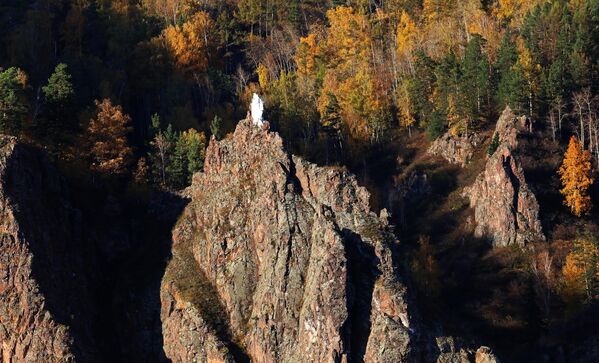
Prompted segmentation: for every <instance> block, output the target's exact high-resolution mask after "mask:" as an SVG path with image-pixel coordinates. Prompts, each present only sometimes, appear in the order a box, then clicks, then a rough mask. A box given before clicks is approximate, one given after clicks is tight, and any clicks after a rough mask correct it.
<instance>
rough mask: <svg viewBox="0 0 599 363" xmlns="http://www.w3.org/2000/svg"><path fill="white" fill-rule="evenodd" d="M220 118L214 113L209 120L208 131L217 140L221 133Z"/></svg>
mask: <svg viewBox="0 0 599 363" xmlns="http://www.w3.org/2000/svg"><path fill="white" fill-rule="evenodd" d="M222 121H223V120H222V119H221V118H220V117H218V115H214V118H213V119H212V121H210V133H211V134H212V135H214V137H215V138H216V139H217V140H220V138H221V134H220V129H221V127H222Z"/></svg>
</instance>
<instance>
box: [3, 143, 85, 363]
mask: <svg viewBox="0 0 599 363" xmlns="http://www.w3.org/2000/svg"><path fill="white" fill-rule="evenodd" d="M63 195H65V190H64V185H63V183H62V181H61V179H60V178H59V177H58V174H57V173H56V171H55V170H53V169H52V168H51V167H50V166H49V163H47V162H46V161H45V160H44V158H43V157H42V156H41V155H40V154H39V153H38V152H36V151H33V150H30V149H28V148H27V147H25V146H23V145H21V144H18V143H17V142H16V140H15V139H14V138H11V137H5V136H0V343H1V345H0V353H1V354H0V355H1V356H2V359H3V362H67V361H86V362H89V361H95V360H94V359H93V357H94V349H93V343H92V342H93V339H91V332H90V330H91V328H90V326H89V321H88V320H87V319H86V315H85V314H84V313H83V312H84V310H85V311H87V312H89V311H93V304H91V303H90V299H88V296H87V288H86V285H87V282H86V280H85V278H84V276H83V274H81V273H80V271H81V267H82V266H81V261H80V260H79V259H78V258H76V257H75V256H76V255H77V251H79V247H78V242H79V235H80V232H79V230H78V228H77V226H78V225H80V224H81V223H80V216H79V214H78V212H77V210H75V209H73V208H71V207H70V205H69V203H68V202H67V201H66V200H65V199H64V198H63Z"/></svg>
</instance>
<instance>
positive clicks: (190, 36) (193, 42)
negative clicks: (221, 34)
mask: <svg viewBox="0 0 599 363" xmlns="http://www.w3.org/2000/svg"><path fill="white" fill-rule="evenodd" d="M213 32H214V22H213V21H212V19H211V18H210V15H208V13H205V12H203V11H200V12H198V13H196V14H194V15H193V16H192V17H191V18H190V19H189V20H188V21H186V22H185V23H183V25H182V26H178V25H171V26H169V27H168V28H166V29H165V30H164V33H163V36H164V39H165V42H166V44H167V48H168V49H169V50H170V51H171V53H172V56H173V58H174V59H175V64H176V65H177V66H178V67H179V68H180V69H181V70H183V71H184V72H190V73H197V72H200V73H201V72H205V71H206V69H207V68H208V61H209V56H210V48H211V47H212V43H213V41H212V34H213Z"/></svg>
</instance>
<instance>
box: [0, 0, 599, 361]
mask: <svg viewBox="0 0 599 363" xmlns="http://www.w3.org/2000/svg"><path fill="white" fill-rule="evenodd" d="M0 30H1V31H0V133H3V134H7V135H12V136H14V137H17V138H18V140H19V141H22V142H23V143H26V144H27V145H30V146H31V147H34V148H38V149H43V150H45V152H46V153H47V154H48V157H49V158H50V159H51V160H52V162H54V163H55V164H56V165H57V167H58V169H60V170H61V172H62V173H63V174H64V175H65V178H66V179H67V180H68V181H69V183H70V184H72V185H75V190H76V192H75V193H79V194H80V195H87V196H89V195H92V194H93V195H95V196H93V197H89V198H90V199H89V200H87V199H86V198H88V197H85V198H83V199H85V200H86V202H85V203H83V204H85V205H86V207H85V208H89V210H90V211H91V210H93V208H94V205H95V203H97V201H98V200H99V199H101V198H108V196H110V198H115V199H118V200H121V201H126V202H123V204H127V203H129V204H130V205H132V206H134V207H131V208H139V209H143V208H146V206H147V205H148V203H149V202H148V201H149V200H150V199H152V198H153V197H154V196H155V195H156V193H167V192H168V193H179V192H180V191H181V190H183V189H185V188H187V187H189V186H190V185H191V183H192V179H193V175H194V174H195V173H197V172H201V171H202V170H203V167H204V161H205V156H206V147H207V146H208V144H209V143H210V140H211V139H212V138H214V139H216V140H223V139H227V138H230V137H231V136H230V135H231V133H232V132H233V131H234V130H235V127H236V125H237V123H238V121H239V120H241V119H244V118H245V117H246V114H247V112H248V105H249V103H250V100H251V99H252V95H253V94H254V93H256V94H258V95H260V96H261V97H262V98H263V99H264V104H265V119H266V120H267V121H268V122H269V127H270V130H273V131H276V132H278V133H279V134H280V135H281V137H282V139H283V141H284V143H285V146H286V147H287V148H288V150H290V152H292V153H293V154H297V155H301V156H302V157H304V158H306V159H308V160H310V161H312V162H314V163H316V164H319V165H327V166H331V167H333V168H347V169H348V170H350V171H351V172H353V173H355V174H356V175H357V176H358V180H359V181H360V183H361V184H363V185H364V186H366V187H367V188H368V190H369V192H370V193H371V204H372V205H373V208H374V209H377V210H379V211H380V210H382V209H383V208H386V209H385V210H388V211H389V212H390V213H391V223H392V224H393V225H394V226H395V231H396V234H397V236H398V239H399V241H400V247H399V248H400V250H401V251H402V253H404V255H403V256H405V257H404V258H403V260H402V261H401V263H399V265H400V266H399V269H400V271H403V272H405V274H406V276H408V277H407V280H408V286H409V287H410V288H413V289H414V290H413V291H414V299H415V300H416V301H417V304H418V306H419V307H420V309H421V310H422V315H423V317H422V320H423V322H424V324H430V326H436V325H435V324H437V323H438V322H440V323H439V324H441V325H442V326H443V328H444V329H446V331H447V333H448V334H454V335H459V336H463V337H466V338H465V339H470V338H471V339H477V338H478V337H481V336H482V337H485V339H487V341H491V342H493V344H495V347H494V348H495V349H496V350H497V351H498V352H500V353H503V354H504V357H507V358H506V361H532V360H529V358H530V356H531V355H532V354H533V353H531V352H532V349H529V344H536V346H542V347H551V348H547V351H550V350H551V349H554V348H555V346H557V345H558V344H561V343H562V342H569V341H571V340H577V341H583V340H584V339H586V338H587V332H588V336H590V335H591V333H590V332H591V331H594V330H592V329H595V330H596V328H591V327H589V326H590V325H593V326H597V323H598V322H599V208H597V206H596V204H598V203H597V199H596V198H599V189H598V187H597V186H596V185H595V184H599V183H594V181H595V179H596V173H597V170H599V169H598V166H599V0H551V1H549V0H528V1H520V0H2V1H0ZM506 109H509V110H511V112H513V113H514V114H515V115H516V116H518V117H520V118H521V120H522V121H521V124H519V127H520V129H521V130H520V132H521V135H522V136H519V138H520V141H518V150H519V151H518V153H519V154H520V155H521V156H520V159H521V165H520V164H517V165H516V164H510V163H511V162H512V159H510V158H511V157H512V156H511V154H509V155H508V151H509V152H511V151H512V147H513V148H514V149H515V146H513V145H510V147H509V150H508V151H505V150H506V146H505V140H506V139H505V135H507V134H502V131H501V130H499V126H497V127H496V124H497V125H498V124H499V123H498V122H497V120H498V119H500V117H503V116H502V115H505V114H506V113H504V110H506ZM519 120H520V119H519ZM518 122H520V121H518ZM439 140H449V141H447V142H448V145H451V142H453V141H452V140H466V141H465V142H467V143H469V145H473V146H472V148H473V150H474V151H472V153H471V155H469V156H468V158H467V160H465V161H464V162H463V163H462V164H463V165H462V166H458V165H454V164H448V163H447V162H446V161H444V160H443V157H445V158H447V157H446V156H444V155H443V154H448V151H447V150H445V151H443V150H442V151H441V152H439V153H437V154H436V156H433V155H431V153H430V152H427V150H432V149H429V147H431V145H434V143H440V142H445V141H439ZM431 148H432V147H431ZM458 148H459V147H458ZM458 151H459V150H458ZM501 153H503V155H504V156H503V159H501V161H500V162H502V163H503V164H501V165H502V168H503V169H505V170H507V169H509V168H511V170H515V171H514V172H512V174H513V175H512V174H510V176H509V178H511V179H510V180H511V181H512V182H513V184H514V185H515V187H514V190H515V192H514V193H515V196H513V201H512V202H513V204H514V205H513V209H514V214H515V215H516V217H515V218H516V219H517V221H520V222H516V227H515V228H516V229H518V230H524V229H525V228H528V227H529V226H528V224H527V223H528V222H527V223H524V222H521V220H523V219H521V218H523V217H522V216H521V214H526V212H521V211H520V209H518V208H520V207H519V204H518V203H521V204H522V203H525V202H522V201H523V200H527V199H524V197H519V195H520V194H519V193H520V192H521V191H522V190H525V192H524V194H526V193H528V191H529V190H530V194H534V195H536V199H535V200H534V203H532V205H536V204H535V203H537V200H538V205H536V208H537V209H538V214H539V216H538V218H536V219H538V220H540V222H539V225H540V226H541V227H542V230H543V232H542V233H541V234H542V235H543V238H536V237H535V238H532V237H530V238H528V237H527V240H526V243H524V242H523V243H519V242H518V243H511V242H510V243H505V244H504V245H501V246H497V245H496V244H493V243H491V244H489V243H488V241H487V240H485V238H484V237H481V236H478V235H473V234H472V233H471V231H470V229H469V228H470V226H473V225H474V224H476V223H479V225H480V220H479V218H482V217H481V216H480V215H479V214H478V213H479V209H478V207H476V208H475V207H474V202H472V200H473V199H472V198H474V197H471V196H469V195H468V194H471V195H474V193H475V192H474V191H472V192H469V193H463V192H462V190H464V189H463V188H465V187H467V186H469V185H471V184H474V185H476V184H475V180H476V178H477V176H478V175H483V174H481V172H483V171H484V170H485V163H487V171H488V170H489V167H488V165H490V163H492V161H493V160H494V158H496V157H497V155H499V154H501ZM506 155H507V156H506ZM498 160H499V159H498ZM498 162H499V161H498ZM519 163H520V162H519ZM510 165H511V166H510ZM514 165H516V166H514ZM503 169H502V170H503ZM519 173H520V174H522V175H526V181H527V182H528V185H527V186H524V185H523V181H522V179H518V180H516V179H517V178H520V176H519V175H520V174H519ZM481 178H482V177H481ZM525 188H529V189H525ZM473 190H474V189H473ZM500 197H501V196H499V197H497V198H500ZM468 198H470V202H471V203H470V205H469V202H468V200H467V199H468ZM489 198H490V197H488V198H487V199H489ZM506 198H507V197H506ZM509 198H512V196H510V197H509ZM509 198H508V199H509ZM518 198H520V199H518ZM533 198H534V196H533ZM483 199H484V198H483ZM593 204H595V206H593ZM474 209H476V210H475V211H473V210H474ZM90 213H91V212H90ZM131 213H133V212H131ZM487 217H488V216H487ZM492 218H493V216H491V217H489V219H492ZM98 223H100V222H98ZM489 223H491V224H492V222H489ZM524 224H527V226H525V227H523V225H524ZM530 224H531V225H532V223H530ZM541 227H539V228H541ZM473 228H474V227H473ZM489 228H491V227H489ZM531 228H532V227H531ZM535 228H536V227H535ZM539 228H537V229H539ZM532 229H534V228H532ZM498 233H499V232H498ZM475 234H476V233H475ZM483 234H484V233H481V235H483ZM524 245H525V246H524ZM453 307H455V309H454V308H453ZM448 311H449V312H448ZM516 340H517V342H514V341H516ZM556 342H560V343H556ZM512 348H513V349H512ZM555 349H557V348H555Z"/></svg>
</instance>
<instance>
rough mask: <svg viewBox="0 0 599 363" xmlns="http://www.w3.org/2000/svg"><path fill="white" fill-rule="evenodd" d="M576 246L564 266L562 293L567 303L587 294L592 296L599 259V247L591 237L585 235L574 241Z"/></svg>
mask: <svg viewBox="0 0 599 363" xmlns="http://www.w3.org/2000/svg"><path fill="white" fill-rule="evenodd" d="M573 247H574V248H573V249H572V251H571V252H570V253H569V254H568V256H566V262H565V263H564V266H563V267H562V284H561V289H560V293H561V295H562V298H563V299H564V301H565V302H566V303H570V304H574V303H579V302H581V301H582V300H583V299H584V298H585V295H586V298H587V299H590V298H592V294H593V287H594V285H595V280H596V279H597V276H596V274H594V273H593V272H595V271H597V267H599V266H597V262H598V259H599V247H597V244H596V243H595V242H593V241H592V240H591V239H589V238H586V237H583V238H580V239H577V240H576V241H574V246H573Z"/></svg>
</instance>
